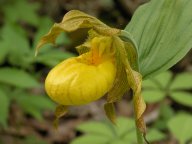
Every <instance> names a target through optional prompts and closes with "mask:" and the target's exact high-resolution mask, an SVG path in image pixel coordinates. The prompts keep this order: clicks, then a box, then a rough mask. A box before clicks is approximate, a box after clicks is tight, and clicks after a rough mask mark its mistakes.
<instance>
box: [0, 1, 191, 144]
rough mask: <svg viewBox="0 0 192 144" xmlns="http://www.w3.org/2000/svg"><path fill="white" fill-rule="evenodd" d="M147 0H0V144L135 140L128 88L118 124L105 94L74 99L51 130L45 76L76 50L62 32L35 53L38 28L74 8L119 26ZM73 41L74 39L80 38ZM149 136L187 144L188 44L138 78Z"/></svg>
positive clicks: (164, 143) (162, 142)
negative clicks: (156, 70)
mask: <svg viewBox="0 0 192 144" xmlns="http://www.w3.org/2000/svg"><path fill="white" fill-rule="evenodd" d="M146 1H147V0H0V144H136V136H135V127H134V120H133V109H132V102H131V96H130V94H129V93H127V94H125V96H124V98H123V100H122V101H121V102H119V103H117V104H116V105H115V107H116V109H117V115H118V122H117V126H114V125H112V124H111V123H110V122H109V121H108V120H107V118H106V116H105V113H104V110H103V108H102V107H103V104H104V103H105V99H104V98H103V99H101V100H99V101H97V102H93V103H91V104H88V105H85V106H79V107H71V108H70V112H69V113H68V114H67V116H65V117H64V118H61V120H60V123H59V127H58V130H55V129H54V127H53V125H52V122H53V120H54V108H55V106H56V104H54V103H53V102H52V101H51V100H50V99H49V98H48V97H47V96H46V94H45V91H44V79H45V77H46V75H47V73H48V72H49V70H50V69H51V68H52V67H53V66H54V65H56V64H57V63H59V62H60V61H62V60H64V59H66V58H69V57H72V56H75V55H77V53H76V51H75V49H74V43H75V41H72V40H71V39H70V38H69V37H67V35H66V34H65V33H63V34H62V35H60V36H59V38H58V39H57V45H55V46H52V45H47V46H45V47H44V48H43V49H41V51H40V53H39V55H38V56H37V57H34V51H35V50H34V49H35V46H36V44H37V41H38V40H39V39H40V37H41V36H43V35H44V34H46V33H47V32H48V30H49V29H50V27H51V26H52V25H53V23H54V22H60V21H61V20H62V18H63V16H64V14H65V13H66V12H68V11H69V10H72V9H77V10H81V11H84V12H86V13H88V14H90V15H93V16H95V17H97V18H99V19H100V20H102V21H103V22H105V23H106V24H108V25H110V26H112V27H116V28H120V29H123V28H124V27H125V26H126V25H127V23H128V22H129V21H130V19H131V17H132V15H133V13H134V11H135V10H136V9H137V7H138V6H139V5H141V4H143V3H145V2H146ZM77 41H78V39H77ZM143 96H144V99H145V101H146V102H147V110H146V112H145V121H146V123H147V127H148V133H147V139H148V140H149V142H150V143H151V144H192V52H191V51H190V52H189V53H188V55H186V56H185V57H184V58H183V59H182V60H181V61H180V62H179V63H178V64H176V65H175V66H174V67H172V68H171V69H170V70H169V71H167V72H164V73H162V74H160V75H158V76H156V77H154V78H153V79H149V80H146V81H144V82H143Z"/></svg>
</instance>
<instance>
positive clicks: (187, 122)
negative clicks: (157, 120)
mask: <svg viewBox="0 0 192 144" xmlns="http://www.w3.org/2000/svg"><path fill="white" fill-rule="evenodd" d="M191 122H192V116H191V115H189V114H186V113H180V114H178V115H176V116H174V117H173V118H171V120H170V121H169V123H168V127H169V129H170V131H171V132H172V134H173V135H174V136H175V137H176V138H177V139H178V140H179V143H180V144H186V143H187V142H189V141H190V142H192V141H191V140H192V127H191Z"/></svg>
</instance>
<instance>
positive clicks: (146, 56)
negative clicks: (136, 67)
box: [125, 0, 192, 78]
mask: <svg viewBox="0 0 192 144" xmlns="http://www.w3.org/2000/svg"><path fill="white" fill-rule="evenodd" d="M191 9H192V1H189V0H182V1H181V0H161V1H159V0H151V1H150V2H149V3H147V4H145V5H143V6H140V7H139V8H138V10H137V11H136V12H135V14H134V15H133V18H132V20H131V22H130V23H129V24H128V25H127V27H126V28H125V30H126V31H128V32H130V33H131V34H132V35H133V37H134V38H135V40H136V43H137V44H138V53H139V64H140V71H141V73H142V75H143V77H144V78H148V77H151V76H153V75H156V74H158V73H160V72H162V71H165V70H167V69H169V68H170V67H171V66H173V65H174V64H175V63H177V62H178V61H179V60H181V59H182V58H183V57H184V56H185V54H186V53H187V52H188V51H189V50H190V49H191V46H192V41H191V37H192V23H191V21H192V13H191Z"/></svg>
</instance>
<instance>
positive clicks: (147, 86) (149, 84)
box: [142, 79, 160, 89]
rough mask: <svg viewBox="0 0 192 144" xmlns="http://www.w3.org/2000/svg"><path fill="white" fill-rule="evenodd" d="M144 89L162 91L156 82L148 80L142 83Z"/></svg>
mask: <svg viewBox="0 0 192 144" xmlns="http://www.w3.org/2000/svg"><path fill="white" fill-rule="evenodd" d="M142 87H143V88H144V89H160V88H159V86H158V85H157V84H156V82H155V81H153V80H152V79H147V80H144V81H143V82H142Z"/></svg>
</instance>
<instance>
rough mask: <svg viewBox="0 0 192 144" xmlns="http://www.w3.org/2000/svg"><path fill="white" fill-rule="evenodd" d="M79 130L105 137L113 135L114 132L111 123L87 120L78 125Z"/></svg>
mask: <svg viewBox="0 0 192 144" xmlns="http://www.w3.org/2000/svg"><path fill="white" fill-rule="evenodd" d="M77 130H79V131H82V132H84V133H89V134H95V135H101V136H105V137H113V136H114V133H113V132H112V131H111V124H110V123H109V124H106V123H104V122H86V123H84V124H81V125H79V126H78V127H77Z"/></svg>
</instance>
